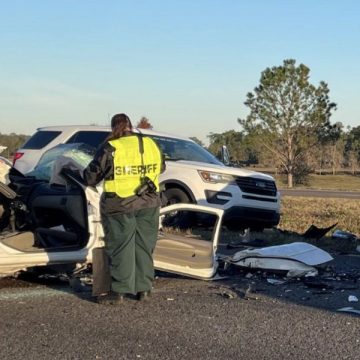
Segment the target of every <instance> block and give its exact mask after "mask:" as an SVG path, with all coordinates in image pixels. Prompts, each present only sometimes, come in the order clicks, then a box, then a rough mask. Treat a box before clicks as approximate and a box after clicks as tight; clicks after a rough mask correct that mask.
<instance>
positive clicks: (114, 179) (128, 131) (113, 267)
mask: <svg viewBox="0 0 360 360" xmlns="http://www.w3.org/2000/svg"><path fill="white" fill-rule="evenodd" d="M111 128H112V133H111V135H110V137H109V138H108V140H107V141H106V142H105V144H104V145H102V146H101V147H100V148H99V149H98V151H97V153H96V155H95V157H94V159H93V161H92V162H91V163H90V164H89V166H88V167H87V168H86V169H85V171H84V180H85V182H86V183H87V184H88V185H92V186H93V185H96V184H98V183H99V182H100V181H101V180H104V193H103V196H102V200H101V207H100V208H101V215H102V222H103V228H104V233H105V250H106V252H107V254H108V256H109V258H110V274H111V292H110V293H108V294H106V295H104V296H100V297H99V298H98V302H99V303H102V304H117V303H121V302H122V301H123V299H124V297H125V296H126V295H127V294H133V295H136V297H137V299H138V300H143V299H146V298H147V297H148V296H149V295H150V291H151V288H152V281H153V279H154V266H153V259H152V253H153V250H154V248H155V243H156V240H157V234H158V227H159V208H160V196H159V175H160V173H161V172H163V171H164V170H165V165H164V161H163V156H162V153H161V151H160V149H159V147H158V146H157V144H156V143H155V141H153V140H152V139H151V138H150V137H147V136H143V135H141V134H137V133H134V132H133V131H132V125H131V122H130V119H129V117H128V116H127V115H125V114H116V115H114V116H113V118H112V119H111Z"/></svg>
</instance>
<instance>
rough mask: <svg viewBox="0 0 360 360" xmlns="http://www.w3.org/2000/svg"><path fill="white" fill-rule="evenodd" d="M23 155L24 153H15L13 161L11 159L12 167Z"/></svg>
mask: <svg viewBox="0 0 360 360" xmlns="http://www.w3.org/2000/svg"><path fill="white" fill-rule="evenodd" d="M23 155H24V153H22V152H16V153H15V155H14V159H13V166H14V165H15V162H16V160H19V159H20V158H21V157H22V156H23Z"/></svg>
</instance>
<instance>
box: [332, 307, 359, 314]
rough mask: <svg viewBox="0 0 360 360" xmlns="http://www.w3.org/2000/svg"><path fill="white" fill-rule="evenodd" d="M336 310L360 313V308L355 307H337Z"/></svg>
mask: <svg viewBox="0 0 360 360" xmlns="http://www.w3.org/2000/svg"><path fill="white" fill-rule="evenodd" d="M336 311H341V312H348V313H351V314H357V315H360V310H357V309H354V308H353V307H350V306H348V307H343V308H341V309H337V310H336Z"/></svg>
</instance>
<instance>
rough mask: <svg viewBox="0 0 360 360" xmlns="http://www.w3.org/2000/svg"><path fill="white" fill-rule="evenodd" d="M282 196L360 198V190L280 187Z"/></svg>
mask: <svg viewBox="0 0 360 360" xmlns="http://www.w3.org/2000/svg"><path fill="white" fill-rule="evenodd" d="M279 191H280V194H281V196H309V197H322V198H342V199H360V191H337V190H310V189H279Z"/></svg>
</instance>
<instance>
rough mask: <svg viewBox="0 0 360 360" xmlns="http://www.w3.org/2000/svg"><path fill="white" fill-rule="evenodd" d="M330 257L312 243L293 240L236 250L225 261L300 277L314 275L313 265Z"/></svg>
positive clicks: (330, 257)
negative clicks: (283, 243) (285, 272)
mask: <svg viewBox="0 0 360 360" xmlns="http://www.w3.org/2000/svg"><path fill="white" fill-rule="evenodd" d="M332 259H333V258H332V256H331V255H330V254H328V253H327V252H326V251H324V250H321V249H319V248H317V247H316V246H314V245H311V244H308V243H304V242H295V243H291V244H285V245H277V246H268V247H264V248H259V249H253V248H250V249H245V250H242V251H238V252H237V253H235V254H234V255H232V256H231V257H228V258H227V259H225V261H227V262H230V263H231V264H234V265H236V266H240V267H246V268H251V269H264V270H273V271H278V270H280V271H287V272H288V276H289V277H300V276H305V275H311V276H313V275H316V274H317V270H316V269H315V267H314V266H318V265H321V264H324V263H326V262H328V261H330V260H332Z"/></svg>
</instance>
